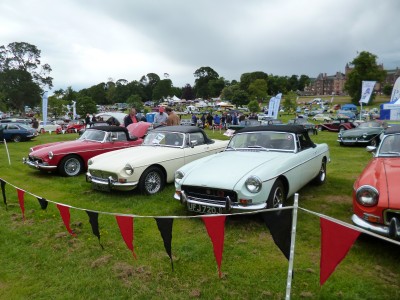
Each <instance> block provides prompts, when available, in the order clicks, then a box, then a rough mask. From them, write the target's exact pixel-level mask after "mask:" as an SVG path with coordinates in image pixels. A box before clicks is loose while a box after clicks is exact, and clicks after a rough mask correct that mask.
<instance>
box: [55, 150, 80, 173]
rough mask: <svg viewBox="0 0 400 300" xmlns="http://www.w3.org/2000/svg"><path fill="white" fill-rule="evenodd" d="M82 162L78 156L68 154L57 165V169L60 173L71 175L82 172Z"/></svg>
mask: <svg viewBox="0 0 400 300" xmlns="http://www.w3.org/2000/svg"><path fill="white" fill-rule="evenodd" d="M82 169H83V162H82V160H81V159H80V157H78V156H76V155H68V156H66V157H64V158H63V159H62V160H61V163H60V165H59V166H58V171H59V172H60V174H61V175H63V176H66V177H72V176H76V175H78V174H79V173H80V172H82Z"/></svg>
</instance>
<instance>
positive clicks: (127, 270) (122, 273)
mask: <svg viewBox="0 0 400 300" xmlns="http://www.w3.org/2000/svg"><path fill="white" fill-rule="evenodd" d="M112 270H113V272H114V273H115V276H116V277H117V278H118V279H120V280H121V281H122V282H123V283H124V284H125V285H129V284H130V279H131V278H132V277H135V278H140V279H141V280H144V281H146V280H149V279H150V278H151V276H152V273H151V272H150V270H148V269H147V268H146V267H143V266H138V267H136V268H135V267H134V266H132V265H129V264H127V263H121V262H118V263H116V264H115V265H114V266H113V268H112Z"/></svg>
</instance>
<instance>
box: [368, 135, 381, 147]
mask: <svg viewBox="0 0 400 300" xmlns="http://www.w3.org/2000/svg"><path fill="white" fill-rule="evenodd" d="M378 144H379V142H378V138H376V137H375V138H373V139H372V140H371V142H370V145H371V146H374V147H378Z"/></svg>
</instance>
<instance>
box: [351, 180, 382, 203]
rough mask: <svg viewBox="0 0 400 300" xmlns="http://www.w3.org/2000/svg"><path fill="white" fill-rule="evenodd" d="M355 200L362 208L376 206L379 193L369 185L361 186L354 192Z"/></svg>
mask: <svg viewBox="0 0 400 300" xmlns="http://www.w3.org/2000/svg"><path fill="white" fill-rule="evenodd" d="M356 200H357V202H358V203H359V204H361V205H363V206H374V205H376V204H378V200H379V192H378V190H377V189H376V188H374V187H372V186H370V185H363V186H361V187H359V188H358V189H357V191H356Z"/></svg>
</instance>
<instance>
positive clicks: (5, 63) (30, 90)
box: [0, 42, 53, 111]
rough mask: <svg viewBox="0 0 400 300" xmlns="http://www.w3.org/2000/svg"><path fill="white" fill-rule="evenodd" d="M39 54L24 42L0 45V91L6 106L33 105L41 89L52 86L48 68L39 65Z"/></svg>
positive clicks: (37, 100) (36, 101)
mask: <svg viewBox="0 0 400 300" xmlns="http://www.w3.org/2000/svg"><path fill="white" fill-rule="evenodd" d="M40 53H41V51H40V50H38V49H37V47H36V46H34V45H31V44H28V43H24V42H20V43H17V42H14V43H11V44H8V45H7V46H0V76H1V80H0V93H1V94H2V95H3V98H4V99H5V102H4V103H5V104H6V105H7V106H9V107H12V108H15V109H18V110H21V111H23V108H24V106H25V105H28V106H36V105H38V104H39V103H40V100H41V95H42V93H43V89H44V88H49V89H51V88H52V86H53V84H52V80H53V78H51V77H50V76H48V74H49V73H50V72H51V67H50V65H48V64H43V65H41V62H40Z"/></svg>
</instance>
